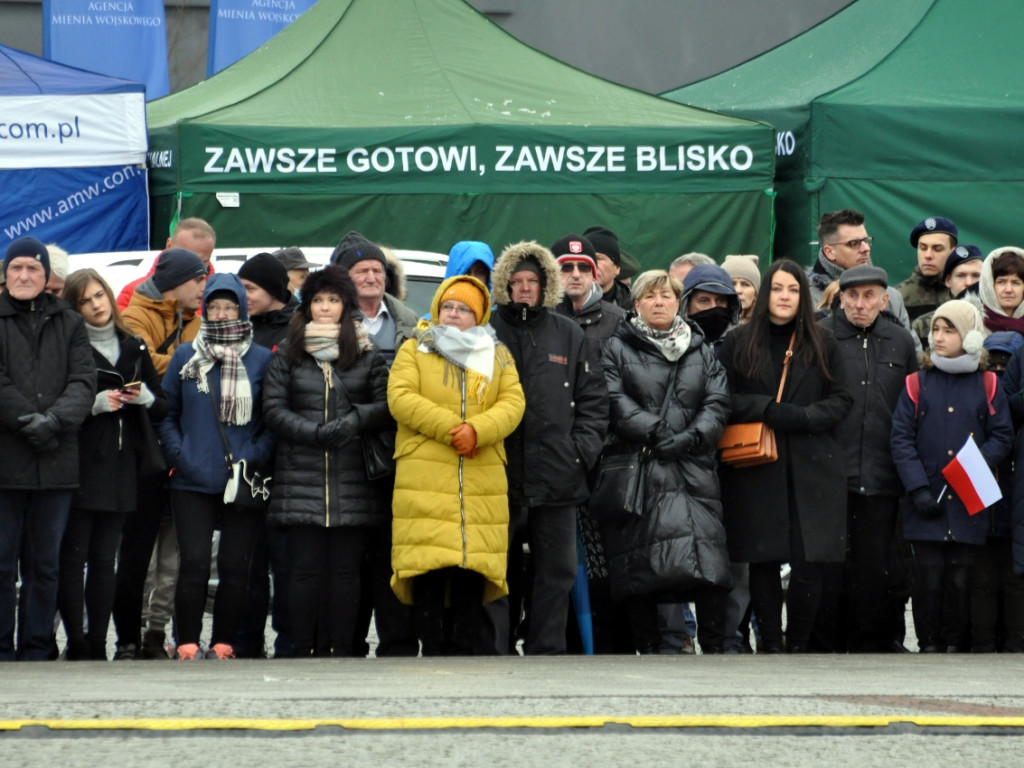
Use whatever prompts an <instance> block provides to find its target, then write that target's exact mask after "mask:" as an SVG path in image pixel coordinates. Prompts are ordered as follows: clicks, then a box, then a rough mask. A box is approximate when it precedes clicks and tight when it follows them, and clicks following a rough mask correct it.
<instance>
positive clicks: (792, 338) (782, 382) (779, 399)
mask: <svg viewBox="0 0 1024 768" xmlns="http://www.w3.org/2000/svg"><path fill="white" fill-rule="evenodd" d="M795 341H796V331H793V335H792V336H790V337H789V348H788V349H787V350H786V359H785V360H783V361H782V378H781V379H780V380H779V393H778V394H777V395H775V402H776V403H781V402H782V390H783V388H785V386H786V374H788V373H789V361H790V360H792V359H793V343H794V342H795ZM663 415H664V414H663ZM218 423H219V422H218Z"/></svg>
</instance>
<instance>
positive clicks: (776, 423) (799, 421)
mask: <svg viewBox="0 0 1024 768" xmlns="http://www.w3.org/2000/svg"><path fill="white" fill-rule="evenodd" d="M764 422H765V424H767V425H768V426H769V427H771V428H772V429H775V430H778V431H779V432H797V431H799V430H801V429H807V423H808V419H807V411H805V410H804V409H803V407H802V406H799V405H793V404H792V403H769V404H768V407H767V408H765V409H764Z"/></svg>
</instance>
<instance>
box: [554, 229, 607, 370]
mask: <svg viewBox="0 0 1024 768" xmlns="http://www.w3.org/2000/svg"><path fill="white" fill-rule="evenodd" d="M551 253H552V255H553V256H554V257H555V259H556V260H557V261H558V267H559V269H560V272H559V277H560V278H561V281H562V290H563V291H564V292H565V296H564V298H563V299H562V301H561V302H559V304H558V306H557V307H556V308H555V311H556V312H558V313H559V314H561V315H565V316H566V317H569V318H572V319H573V320H575V321H576V324H577V325H579V326H580V328H582V329H583V333H585V334H586V336H587V341H589V342H590V346H591V349H593V351H594V361H595V365H596V364H597V363H598V362H599V361H600V355H601V345H602V344H603V343H604V342H605V341H606V340H607V339H608V338H609V337H610V336H611V335H612V332H613V331H614V330H615V326H617V325H618V324H619V320H621V319H622V318H623V317H625V316H626V313H625V312H624V311H623V310H622V309H621V308H620V307H618V306H617V305H615V304H612V303H611V302H608V301H605V300H604V299H603V295H604V294H603V291H602V290H601V286H600V285H599V284H598V282H597V278H598V274H599V273H598V266H597V253H596V252H595V251H594V246H593V245H592V244H591V242H590V240H588V239H587V238H585V237H584V236H583V235H577V234H576V233H575V232H573V233H572V234H568V235H566V236H565V237H563V238H561V239H560V240H557V241H556V242H555V244H554V245H552V246H551Z"/></svg>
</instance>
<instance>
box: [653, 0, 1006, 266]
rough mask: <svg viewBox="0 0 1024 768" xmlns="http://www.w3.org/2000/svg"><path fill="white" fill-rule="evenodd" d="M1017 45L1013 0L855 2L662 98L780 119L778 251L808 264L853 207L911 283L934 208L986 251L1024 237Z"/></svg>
mask: <svg viewBox="0 0 1024 768" xmlns="http://www.w3.org/2000/svg"><path fill="white" fill-rule="evenodd" d="M1021 39H1024V14H1022V13H1020V11H1019V9H1018V8H1017V7H1016V5H1014V4H1009V3H1006V2H1004V1H1003V0H901V2H899V3H891V2H888V1H887V0H856V2H854V3H853V4H851V5H850V6H847V8H845V9H844V10H842V11H840V12H839V13H838V14H836V15H835V16H833V17H831V18H829V19H827V20H826V21H824V22H822V23H821V24H819V25H818V26H817V27H815V28H813V29H811V30H809V31H807V32H805V33H804V34H803V35H800V36H798V37H797V38H795V39H794V40H792V41H790V42H788V43H785V44H783V45H781V46H779V47H778V48H776V49H774V50H772V51H769V52H767V53H765V54H762V55H761V56H759V57H757V58H755V59H752V60H751V61H749V62H746V63H745V64H742V65H740V66H738V67H735V68H733V69H731V70H729V71H728V72H725V73H722V74H720V75H717V76H715V77H713V78H709V79H707V80H704V81H701V82H699V83H695V84H693V85H690V86H686V87H684V88H680V89H678V90H676V91H673V92H671V93H668V94H665V96H666V97H668V98H671V99H673V100H675V101H680V102H683V103H686V104H699V105H701V106H703V107H706V108H710V109H721V110H723V111H727V112H730V113H732V114H736V115H743V116H746V117H750V118H752V119H758V120H764V121H766V122H770V123H772V124H773V125H775V126H776V128H777V131H778V132H777V135H776V153H777V155H778V158H777V159H778V163H777V176H776V180H777V187H778V189H779V199H778V201H777V206H776V209H777V216H778V217H779V229H778V233H777V237H776V242H775V253H776V254H778V255H788V256H794V257H797V258H800V259H802V260H803V261H804V262H809V261H810V259H811V258H813V256H814V254H815V253H816V252H817V245H816V243H814V241H815V240H816V236H815V234H814V226H815V224H816V223H817V219H818V217H819V215H820V214H821V213H823V212H825V211H829V210H834V209H837V208H847V207H851V208H857V209H859V210H862V211H863V212H864V213H865V214H866V215H867V217H868V229H869V232H870V233H871V234H872V235H874V236H875V245H874V248H873V259H874V261H875V263H877V264H879V265H880V266H883V267H885V268H887V269H888V270H889V271H890V273H891V274H892V277H893V279H894V280H895V279H902V278H903V277H905V276H906V275H907V274H909V272H910V270H911V268H912V267H913V265H914V263H915V262H914V253H913V250H912V249H911V247H910V242H909V235H910V230H911V229H912V228H913V226H914V224H916V223H917V222H918V221H920V220H921V219H923V218H925V217H926V216H930V215H943V216H948V217H949V218H952V219H953V220H955V221H956V222H957V224H958V225H959V227H960V232H961V241H963V242H974V243H977V244H978V245H979V246H981V247H982V250H984V251H987V250H989V249H991V248H995V247H997V246H999V245H1005V244H1007V243H1018V242H1021V240H1022V237H1021V235H1022V233H1021V228H1020V225H1019V223H1018V220H1017V216H1018V210H1019V209H1020V208H1021V205H1022V204H1024V178H1022V174H1021V168H1022V160H1024V143H1022V142H1021V138H1020V137H1021V135H1022V128H1024V90H1022V89H1021V88H1020V85H1019V77H1018V75H1017V73H1016V71H1015V66H1014V64H1013V62H1019V61H1021V54H1020V40H1021Z"/></svg>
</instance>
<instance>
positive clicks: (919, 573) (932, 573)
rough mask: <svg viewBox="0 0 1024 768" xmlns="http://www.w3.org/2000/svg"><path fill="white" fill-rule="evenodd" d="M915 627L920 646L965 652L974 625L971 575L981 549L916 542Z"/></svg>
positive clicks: (932, 542)
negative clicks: (972, 620)
mask: <svg viewBox="0 0 1024 768" xmlns="http://www.w3.org/2000/svg"><path fill="white" fill-rule="evenodd" d="M912 546H913V549H914V596H913V610H914V628H915V629H916V630H917V644H918V646H919V647H920V648H921V649H922V650H923V649H925V648H928V647H929V646H932V647H938V648H941V649H943V650H945V649H947V648H953V647H955V648H958V649H961V650H966V648H967V639H968V633H969V632H970V623H971V576H972V572H973V570H974V561H975V558H976V557H977V555H978V553H979V552H980V551H981V549H982V548H981V547H978V546H974V545H972V544H960V543H956V542H946V541H914V542H912Z"/></svg>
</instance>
